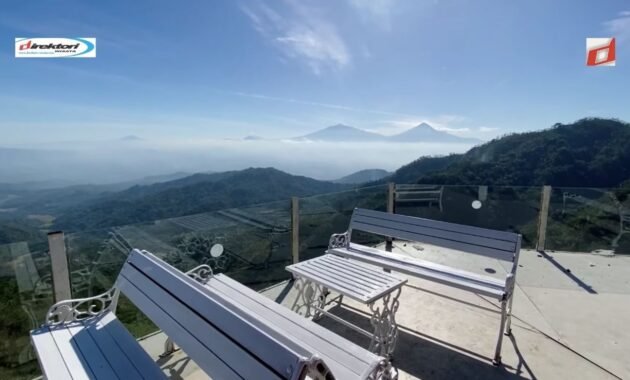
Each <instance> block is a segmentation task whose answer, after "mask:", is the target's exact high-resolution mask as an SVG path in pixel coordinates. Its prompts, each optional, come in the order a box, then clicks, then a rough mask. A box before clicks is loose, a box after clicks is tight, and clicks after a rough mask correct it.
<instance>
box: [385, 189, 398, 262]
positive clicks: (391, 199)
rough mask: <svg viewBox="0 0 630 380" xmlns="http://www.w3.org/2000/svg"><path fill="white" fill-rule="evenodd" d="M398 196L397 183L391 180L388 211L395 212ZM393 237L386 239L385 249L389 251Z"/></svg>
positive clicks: (388, 193)
mask: <svg viewBox="0 0 630 380" xmlns="http://www.w3.org/2000/svg"><path fill="white" fill-rule="evenodd" d="M395 197H396V184H395V183H394V182H390V183H388V184H387V212H388V213H390V214H393V213H394V198H395ZM392 245H393V243H392V238H390V237H388V238H387V239H385V250H386V251H387V252H391V251H392Z"/></svg>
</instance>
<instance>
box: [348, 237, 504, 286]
mask: <svg viewBox="0 0 630 380" xmlns="http://www.w3.org/2000/svg"><path fill="white" fill-rule="evenodd" d="M349 250H350V251H354V252H359V253H364V252H365V253H368V254H370V255H375V256H377V257H381V258H383V259H385V260H390V259H392V260H396V261H399V262H401V263H408V264H410V265H412V266H413V265H415V266H420V267H422V268H426V269H428V270H430V271H434V272H442V273H449V274H452V275H454V276H456V277H461V278H463V279H466V280H471V281H473V282H478V283H480V284H487V285H489V286H491V287H496V288H502V287H503V286H504V285H505V280H504V279H502V278H500V279H499V278H494V277H489V276H484V275H481V274H478V273H473V272H469V271H466V270H463V269H457V268H453V267H449V266H447V265H442V264H438V263H435V262H432V261H427V260H422V259H417V258H415V257H410V256H407V255H404V254H400V253H394V252H387V251H382V250H380V249H378V248H373V247H367V246H364V245H361V244H356V243H350V247H349ZM501 268H502V267H501Z"/></svg>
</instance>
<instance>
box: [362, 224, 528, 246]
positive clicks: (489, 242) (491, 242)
mask: <svg viewBox="0 0 630 380" xmlns="http://www.w3.org/2000/svg"><path fill="white" fill-rule="evenodd" d="M354 224H355V225H358V224H361V225H363V224H367V225H370V226H371V228H378V227H386V228H391V229H393V230H399V231H405V232H407V233H412V234H415V235H418V236H419V237H418V239H417V240H416V241H423V238H424V237H434V238H440V239H444V240H445V241H453V242H456V243H465V244H471V245H476V246H482V247H488V248H491V249H497V250H501V251H506V253H507V254H509V253H513V252H514V249H515V247H516V243H515V242H509V241H504V240H497V239H493V238H487V237H483V236H478V235H473V234H464V233H461V232H453V231H446V230H443V229H440V228H434V227H427V226H419V225H415V224H411V223H408V222H406V221H403V220H400V221H399V220H387V221H383V220H378V219H376V218H372V217H363V218H361V219H357V220H356V221H355V222H354ZM353 228H357V229H361V228H360V227H356V226H355V227H353ZM394 237H395V235H394Z"/></svg>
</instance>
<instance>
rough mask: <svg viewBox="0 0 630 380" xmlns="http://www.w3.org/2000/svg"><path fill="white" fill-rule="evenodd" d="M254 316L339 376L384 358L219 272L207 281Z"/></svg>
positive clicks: (350, 375) (356, 376)
mask: <svg viewBox="0 0 630 380" xmlns="http://www.w3.org/2000/svg"><path fill="white" fill-rule="evenodd" d="M206 287H207V288H208V289H211V290H212V291H216V292H219V293H221V294H222V295H224V296H225V297H226V298H229V299H231V300H233V301H234V302H236V303H238V304H239V305H241V306H242V307H243V308H245V309H247V310H249V312H250V313H251V314H252V315H255V316H256V317H257V318H258V320H259V321H260V322H261V323H265V324H267V325H270V326H272V327H273V328H274V329H277V330H278V331H280V332H282V333H283V334H285V335H286V336H290V337H292V338H294V339H295V340H297V341H299V342H300V343H301V344H303V345H305V346H307V347H309V348H310V349H311V350H313V352H316V353H317V354H318V355H319V356H320V357H321V358H322V359H323V360H324V362H325V363H326V364H327V365H328V366H329V368H330V370H331V372H332V373H333V374H334V375H335V376H336V378H337V379H359V378H362V377H361V375H362V374H364V373H366V372H370V371H371V369H373V368H375V367H376V366H377V365H378V363H379V361H380V360H381V358H380V357H379V356H377V355H375V354H373V353H371V352H369V351H366V350H365V349H364V348H362V347H360V346H358V345H356V344H354V343H351V342H349V341H347V340H346V339H344V338H342V337H340V336H339V335H337V334H335V333H333V332H332V331H330V330H327V329H326V328H324V327H322V326H319V325H317V324H315V323H313V322H312V321H310V320H308V319H306V318H303V317H301V316H300V315H298V314H296V313H294V312H293V311H291V310H289V309H287V308H286V307H284V306H282V305H279V304H277V303H275V302H273V301H272V300H271V299H268V298H266V297H264V296H261V295H260V294H259V293H257V292H255V291H253V290H251V289H249V288H247V287H245V286H244V285H242V284H240V283H238V282H237V281H235V280H233V279H231V278H229V277H228V276H225V275H222V274H218V275H215V276H214V277H212V279H210V281H208V283H207V284H206Z"/></svg>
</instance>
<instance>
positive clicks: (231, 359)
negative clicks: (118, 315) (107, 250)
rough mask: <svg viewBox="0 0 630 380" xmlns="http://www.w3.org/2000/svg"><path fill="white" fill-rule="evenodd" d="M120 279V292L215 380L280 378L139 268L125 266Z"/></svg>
mask: <svg viewBox="0 0 630 380" xmlns="http://www.w3.org/2000/svg"><path fill="white" fill-rule="evenodd" d="M118 279H119V281H117V286H118V287H119V289H121V290H122V291H123V292H124V293H125V294H126V295H127V297H128V298H129V299H130V300H131V301H132V302H133V303H134V304H136V305H137V306H138V307H139V308H140V309H141V310H143V311H145V314H146V315H147V316H148V317H149V318H151V319H152V320H154V322H155V323H156V324H157V325H158V326H160V327H161V328H162V330H163V331H164V332H165V333H166V335H168V336H169V337H171V339H173V340H174V341H175V343H177V344H178V345H179V346H180V347H182V349H183V350H184V351H186V353H187V354H188V355H189V356H190V358H192V359H193V360H194V361H195V362H196V363H197V364H198V365H199V366H200V367H201V368H203V369H204V371H206V373H208V374H209V375H211V376H212V377H216V378H221V379H223V378H225V379H240V378H255V377H256V376H261V377H262V378H268V379H280V377H279V376H278V375H276V374H274V373H272V372H271V371H270V370H269V369H268V368H266V367H265V366H264V365H263V364H262V363H260V362H258V361H257V360H254V359H252V357H251V356H250V355H249V354H248V353H247V352H246V351H244V350H242V349H241V348H240V347H238V346H237V345H236V344H235V343H234V342H232V341H231V340H230V339H229V338H228V337H227V336H225V335H224V334H223V333H222V332H220V331H217V329H216V328H215V327H214V326H212V325H211V324H209V323H207V321H205V320H204V319H203V318H201V317H200V316H199V315H197V314H196V313H194V312H193V310H191V309H190V308H189V307H188V305H186V304H183V303H182V301H179V300H177V299H175V298H174V297H173V296H172V295H171V294H169V293H168V292H167V291H165V290H164V289H162V288H161V287H160V286H159V285H157V284H156V283H154V282H153V281H152V280H151V279H149V278H147V277H146V275H145V274H144V273H142V272H140V271H138V270H137V269H136V268H134V267H132V266H130V265H125V266H124V267H123V270H122V272H121V273H120V275H119V278H118ZM158 302H159V303H158ZM209 312H211V311H209ZM218 317H219V316H217V318H218ZM218 348H220V351H219V350H218ZM236 363H241V366H240V367H238V368H237V367H236V365H235V364H236Z"/></svg>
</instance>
